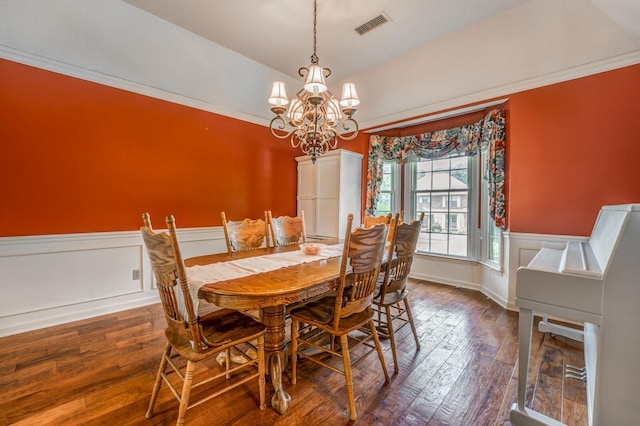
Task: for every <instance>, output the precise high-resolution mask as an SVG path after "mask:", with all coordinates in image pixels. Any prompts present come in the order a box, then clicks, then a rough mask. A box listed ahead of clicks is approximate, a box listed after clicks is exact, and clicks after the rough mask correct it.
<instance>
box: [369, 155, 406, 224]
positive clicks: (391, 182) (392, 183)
mask: <svg viewBox="0 0 640 426" xmlns="http://www.w3.org/2000/svg"><path fill="white" fill-rule="evenodd" d="M399 171H400V167H398V163H396V162H395V161H385V162H384V163H383V165H382V184H381V185H380V195H379V197H378V202H377V203H376V209H375V215H376V216H384V215H387V214H389V213H396V212H399V211H400V179H399V178H398V173H399Z"/></svg>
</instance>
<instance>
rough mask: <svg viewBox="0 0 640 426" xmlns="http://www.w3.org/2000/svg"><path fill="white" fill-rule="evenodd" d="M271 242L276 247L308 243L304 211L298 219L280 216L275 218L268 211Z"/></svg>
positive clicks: (301, 211)
mask: <svg viewBox="0 0 640 426" xmlns="http://www.w3.org/2000/svg"><path fill="white" fill-rule="evenodd" d="M267 218H268V220H269V230H270V231H271V242H272V244H273V245H274V246H286V245H289V244H300V243H306V242H307V230H306V228H305V225H304V210H300V215H299V216H296V217H289V216H280V217H276V218H274V217H273V215H272V214H271V210H268V211H267Z"/></svg>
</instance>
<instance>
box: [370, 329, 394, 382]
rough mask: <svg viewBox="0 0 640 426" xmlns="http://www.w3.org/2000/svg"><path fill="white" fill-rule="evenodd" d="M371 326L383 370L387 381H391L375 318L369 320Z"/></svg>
mask: <svg viewBox="0 0 640 426" xmlns="http://www.w3.org/2000/svg"><path fill="white" fill-rule="evenodd" d="M369 328H371V335H372V336H373V341H374V342H375V344H376V349H377V351H378V359H379V360H380V365H381V366H382V371H383V372H384V379H385V381H384V382H385V383H389V381H390V379H389V372H388V371H387V364H385V362H384V355H382V346H380V339H379V338H378V332H377V331H376V326H375V324H374V323H373V319H370V320H369Z"/></svg>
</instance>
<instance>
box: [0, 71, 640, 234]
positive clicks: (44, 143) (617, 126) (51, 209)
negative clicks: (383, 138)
mask: <svg viewBox="0 0 640 426" xmlns="http://www.w3.org/2000/svg"><path fill="white" fill-rule="evenodd" d="M639 92H640V65H635V66H631V67H626V68H622V69H619V70H615V71H610V72H606V73H602V74H597V75H593V76H590V77H586V78H581V79H577V80H572V81H569V82H565V83H559V84H555V85H551V86H547V87H543V88H539V89H534V90H529V91H525V92H520V93H515V94H512V95H509V96H508V97H509V99H510V100H509V101H508V102H507V104H506V106H505V108H506V110H507V190H508V209H509V211H508V224H509V228H510V230H511V231H514V232H532V233H548V234H567V235H588V234H589V233H590V232H591V228H592V226H593V223H594V221H595V217H596V214H597V213H598V211H599V209H600V206H602V205H604V204H617V203H629V202H640V167H638V165H637V164H638V159H640V140H639V137H638V135H637V132H635V131H634V130H635V129H636V127H637V126H634V124H635V122H636V121H637V120H638V118H640V93H639ZM265 108H266V106H265ZM452 125H453V124H452ZM421 131H429V130H428V129H424V130H421ZM368 138H369V135H368V134H365V133H361V134H360V135H359V136H358V137H357V138H356V139H355V140H354V141H351V142H340V147H341V148H345V149H349V150H352V151H356V152H361V153H363V154H365V159H364V161H363V178H364V176H366V153H367V146H368ZM0 146H2V151H1V157H0V158H2V167H1V168H0V198H1V200H2V201H1V204H0V206H2V208H1V210H0V236H18V235H40V234H56V233H76V232H99V231H120V230H134V229H137V228H138V227H139V226H140V223H141V220H140V214H141V213H142V212H143V211H149V212H150V213H151V215H152V219H153V221H154V224H156V226H157V227H161V225H162V224H163V217H164V215H166V214H174V215H175V216H176V220H177V223H178V226H179V227H201V226H216V225H220V211H221V210H225V211H226V212H227V215H228V217H229V218H231V219H236V218H242V217H260V216H261V215H262V212H263V210H265V209H269V208H270V209H272V210H273V212H274V214H277V215H279V214H294V213H295V210H296V163H295V160H294V158H295V157H296V156H299V155H300V151H299V150H295V149H293V148H291V147H290V146H289V144H288V142H287V141H286V140H285V141H282V140H277V139H275V138H273V137H272V136H271V135H270V133H269V131H268V129H267V128H265V127H262V126H258V125H254V124H250V123H247V122H243V121H239V120H234V119H231V118H227V117H223V116H220V115H216V114H212V113H208V112H204V111H200V110H197V109H193V108H189V107H185V106H181V105H177V104H172V103H170V102H165V101H161V100H157V99H153V98H149V97H146V96H141V95H138V94H134V93H130V92H126V91H123V90H118V89H114V88H110V87H107V86H102V85H99V84H95V83H90V82H87V81H84V80H80V79H75V78H71V77H66V76H63V75H60V74H56V73H52V72H48V71H43V70H39V69H36V68H32V67H28V66H25V65H21V64H17V63H14V62H10V61H5V60H0ZM363 192H364V191H363ZM363 197H364V194H363ZM363 202H364V199H363ZM363 205H364V204H363Z"/></svg>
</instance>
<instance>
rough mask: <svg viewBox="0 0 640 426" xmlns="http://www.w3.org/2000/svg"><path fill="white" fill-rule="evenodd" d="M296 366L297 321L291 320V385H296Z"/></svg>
mask: <svg viewBox="0 0 640 426" xmlns="http://www.w3.org/2000/svg"><path fill="white" fill-rule="evenodd" d="M297 364H298V320H296V319H295V318H292V319H291V384H293V385H295V384H296V367H297Z"/></svg>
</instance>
